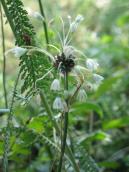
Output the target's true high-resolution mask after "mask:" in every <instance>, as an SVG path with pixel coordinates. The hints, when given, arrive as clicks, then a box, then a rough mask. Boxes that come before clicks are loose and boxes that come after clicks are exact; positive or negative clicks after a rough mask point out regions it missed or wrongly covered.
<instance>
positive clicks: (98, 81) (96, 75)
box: [93, 74, 104, 83]
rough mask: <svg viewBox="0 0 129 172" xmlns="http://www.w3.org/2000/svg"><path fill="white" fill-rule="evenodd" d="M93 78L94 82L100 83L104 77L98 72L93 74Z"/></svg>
mask: <svg viewBox="0 0 129 172" xmlns="http://www.w3.org/2000/svg"><path fill="white" fill-rule="evenodd" d="M93 79H94V80H95V82H96V83H100V82H101V81H102V80H103V79H104V77H103V76H101V75H98V74H93Z"/></svg>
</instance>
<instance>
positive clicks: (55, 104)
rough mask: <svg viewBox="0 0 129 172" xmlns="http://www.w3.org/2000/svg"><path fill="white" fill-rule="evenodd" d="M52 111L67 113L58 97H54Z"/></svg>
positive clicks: (65, 107)
mask: <svg viewBox="0 0 129 172" xmlns="http://www.w3.org/2000/svg"><path fill="white" fill-rule="evenodd" d="M53 109H56V110H61V111H68V107H67V104H66V102H65V101H63V100H62V99H61V98H60V97H56V98H55V100H54V102H53Z"/></svg>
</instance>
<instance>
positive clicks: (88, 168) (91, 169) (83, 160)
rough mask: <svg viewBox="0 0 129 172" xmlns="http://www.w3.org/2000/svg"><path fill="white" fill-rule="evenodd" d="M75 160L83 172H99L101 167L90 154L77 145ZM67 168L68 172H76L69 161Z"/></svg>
mask: <svg viewBox="0 0 129 172" xmlns="http://www.w3.org/2000/svg"><path fill="white" fill-rule="evenodd" d="M74 150H75V158H76V162H77V163H78V166H79V169H80V171H81V172H99V171H100V170H99V167H98V165H97V163H96V162H95V161H94V159H93V158H92V157H91V156H90V155H89V154H88V152H87V151H86V150H85V149H84V148H83V147H81V146H80V145H77V146H76V147H75V149H74ZM65 164H66V165H65V167H66V169H67V171H68V172H74V169H73V168H72V166H71V165H70V164H69V162H68V161H66V163H65Z"/></svg>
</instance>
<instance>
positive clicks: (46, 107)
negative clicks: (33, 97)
mask: <svg viewBox="0 0 129 172" xmlns="http://www.w3.org/2000/svg"><path fill="white" fill-rule="evenodd" d="M39 94H40V98H41V101H42V104H43V106H44V108H45V109H46V112H47V114H48V117H49V119H50V121H51V122H52V124H53V126H54V128H55V129H56V131H57V133H59V134H60V129H59V126H58V124H57V122H56V121H55V120H54V119H53V114H52V111H51V109H50V106H49V104H48V102H47V99H46V97H45V94H44V92H43V90H42V91H41V90H40V92H39ZM66 152H67V154H68V157H69V159H70V162H71V164H72V165H73V167H74V170H75V172H80V170H79V167H78V166H77V164H76V161H75V158H74V156H73V153H72V151H71V149H70V148H69V147H68V145H67V144H66Z"/></svg>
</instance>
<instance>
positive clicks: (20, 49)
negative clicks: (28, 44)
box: [6, 46, 27, 57]
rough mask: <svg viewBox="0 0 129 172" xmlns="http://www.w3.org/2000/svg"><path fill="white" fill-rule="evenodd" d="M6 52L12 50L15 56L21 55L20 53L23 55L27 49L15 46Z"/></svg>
mask: <svg viewBox="0 0 129 172" xmlns="http://www.w3.org/2000/svg"><path fill="white" fill-rule="evenodd" d="M8 52H12V53H13V54H14V56H15V57H21V56H22V55H24V54H25V53H26V52H27V49H26V48H22V47H18V46H17V47H15V48H12V49H11V50H9V51H7V53H8ZM7 53H6V54H7Z"/></svg>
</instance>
